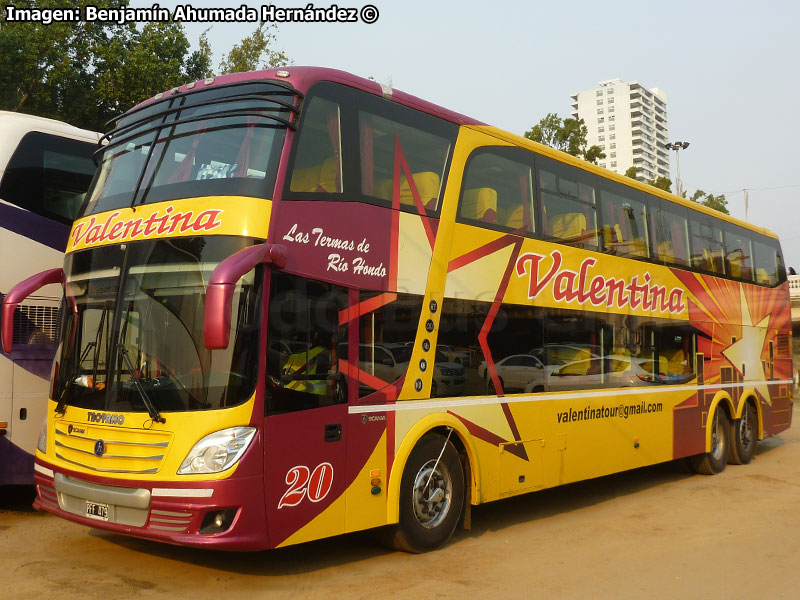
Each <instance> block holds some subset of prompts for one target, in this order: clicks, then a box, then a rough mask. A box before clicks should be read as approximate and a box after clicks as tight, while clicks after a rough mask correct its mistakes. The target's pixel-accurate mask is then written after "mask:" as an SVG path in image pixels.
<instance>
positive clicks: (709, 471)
mask: <svg viewBox="0 0 800 600" xmlns="http://www.w3.org/2000/svg"><path fill="white" fill-rule="evenodd" d="M711 428H712V429H711V451H710V452H706V453H705V454H698V455H697V456H691V457H689V464H690V465H691V467H692V469H693V470H694V471H695V472H696V473H702V474H703V475H716V474H717V473H719V472H721V471H722V470H723V469H724V468H725V465H726V464H727V463H728V445H729V443H730V439H729V437H730V420H729V419H728V413H727V412H725V409H724V408H722V407H721V406H718V407H717V410H715V411H714V420H713V421H712V423H711Z"/></svg>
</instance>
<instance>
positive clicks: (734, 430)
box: [728, 402, 758, 465]
mask: <svg viewBox="0 0 800 600" xmlns="http://www.w3.org/2000/svg"><path fill="white" fill-rule="evenodd" d="M730 437H731V444H730V450H729V452H728V462H729V463H731V464H732V465H746V464H747V463H749V462H750V461H751V460H752V459H753V456H755V453H756V444H757V443H758V416H757V415H756V409H755V407H754V406H753V405H752V404H750V403H749V402H748V403H747V404H745V405H744V410H743V411H742V418H741V419H735V420H734V421H733V422H732V423H731V436H730Z"/></svg>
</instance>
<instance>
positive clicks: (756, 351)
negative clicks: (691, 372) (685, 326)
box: [722, 285, 772, 404]
mask: <svg viewBox="0 0 800 600" xmlns="http://www.w3.org/2000/svg"><path fill="white" fill-rule="evenodd" d="M739 290H740V297H741V306H742V336H741V338H739V339H738V340H736V341H735V342H734V343H733V344H731V345H730V346H728V347H727V348H725V350H723V351H722V355H723V356H724V357H725V358H727V359H728V360H729V361H730V362H731V364H732V365H733V368H734V369H736V370H737V371H738V372H739V373H740V374H741V375H742V379H743V380H744V381H756V382H761V383H757V384H756V385H755V388H756V389H757V390H758V392H759V393H760V394H761V397H762V398H763V399H764V400H765V401H766V402H767V403H769V404H772V402H771V400H770V396H769V390H768V388H767V384H766V383H763V382H764V381H766V378H767V377H766V374H765V373H764V363H763V362H762V360H761V351H762V350H763V348H764V340H765V339H766V337H767V325H768V324H769V316H767V317H764V318H763V319H762V320H761V321H759V322H758V323H756V324H755V325H754V324H753V317H752V315H751V313H750V307H749V306H748V304H747V298H746V297H745V293H744V287H743V286H741V285H740V286H739Z"/></svg>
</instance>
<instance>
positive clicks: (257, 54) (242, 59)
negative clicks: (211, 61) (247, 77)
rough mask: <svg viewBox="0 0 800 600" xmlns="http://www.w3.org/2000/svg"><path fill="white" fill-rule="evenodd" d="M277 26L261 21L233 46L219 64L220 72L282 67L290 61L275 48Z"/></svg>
mask: <svg viewBox="0 0 800 600" xmlns="http://www.w3.org/2000/svg"><path fill="white" fill-rule="evenodd" d="M276 32H277V26H276V25H275V24H274V23H273V24H271V25H267V24H266V23H261V24H260V25H259V26H258V27H257V28H256V30H255V31H254V32H253V33H251V34H250V35H249V36H247V37H246V38H244V39H243V40H242V41H241V42H239V43H238V44H236V45H235V46H234V47H233V48H231V50H230V52H228V54H226V55H225V58H223V59H222V62H221V63H220V65H219V69H220V73H238V72H241V71H255V70H257V69H272V68H275V67H282V66H284V65H286V64H287V63H288V62H289V59H288V58H287V57H286V55H285V54H284V53H283V52H281V51H279V50H274V49H273V48H272V46H273V45H274V43H275V39H276V38H275V35H276Z"/></svg>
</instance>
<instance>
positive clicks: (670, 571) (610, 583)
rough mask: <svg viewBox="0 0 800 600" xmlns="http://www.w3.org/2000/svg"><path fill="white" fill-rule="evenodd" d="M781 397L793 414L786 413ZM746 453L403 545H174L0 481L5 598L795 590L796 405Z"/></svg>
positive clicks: (661, 471)
mask: <svg viewBox="0 0 800 600" xmlns="http://www.w3.org/2000/svg"><path fill="white" fill-rule="evenodd" d="M798 412H800V411H798V408H797V406H796V407H795V413H796V414H795V419H797V418H798V417H800V414H797V413H798ZM795 423H797V424H798V425H796V426H795V428H794V429H791V430H789V431H788V432H786V433H784V434H783V435H781V436H780V437H778V438H773V439H771V440H768V441H766V442H762V443H761V444H760V447H759V454H758V456H757V457H756V458H755V459H754V461H753V462H752V463H751V464H750V465H747V466H733V465H729V466H728V468H727V469H726V470H725V471H724V472H723V473H721V474H720V475H716V476H712V477H707V476H702V475H692V474H689V473H687V472H685V471H683V470H682V469H681V468H680V467H679V466H678V465H675V464H667V465H659V466H656V467H651V468H647V469H640V470H637V471H633V472H629V473H624V474H620V475H614V476H611V477H605V478H602V479H598V480H594V481H590V482H584V483H580V484H574V485H569V486H565V487H562V488H559V489H555V490H548V491H545V492H540V493H538V494H533V495H527V496H524V497H518V498H513V499H510V500H505V501H501V502H497V503H493V504H488V505H486V506H480V507H477V508H475V509H474V510H473V515H472V519H473V528H472V530H471V531H460V532H458V533H457V534H456V537H455V538H454V539H453V540H452V541H451V543H450V544H449V545H448V546H446V547H445V548H444V549H442V550H440V551H438V552H432V553H429V554H425V555H409V554H403V553H400V552H392V551H388V550H385V549H383V548H381V547H380V546H378V545H377V544H376V543H375V542H374V541H373V538H372V536H371V534H369V533H368V532H365V533H359V534H352V535H347V536H341V537H338V538H334V539H330V540H322V541H319V542H313V543H310V544H304V545H302V546H296V547H291V548H286V549H281V550H272V551H268V552H259V553H251V554H234V553H221V552H210V551H200V550H189V549H184V548H175V547H171V546H165V545H161V544H156V543H151V542H145V541H139V540H133V539H128V538H124V537H120V536H116V535H109V534H106V533H102V532H99V531H93V530H88V529H87V528H86V527H82V526H78V525H74V524H72V523H68V522H66V521H62V520H60V519H57V518H55V517H53V516H50V515H47V514H43V513H37V512H35V511H33V510H32V509H30V508H29V507H28V506H27V502H26V500H27V499H26V498H25V497H24V496H25V490H9V489H5V490H0V495H2V496H3V497H4V499H3V500H1V501H0V502H2V504H1V505H0V576H1V577H2V581H3V584H4V585H3V587H2V589H1V590H0V595H2V597H3V598H4V599H5V600H10V599H16V598H25V599H27V598H55V597H58V598H64V599H66V598H95V597H97V598H101V597H102V598H134V597H137V598H144V599H148V598H167V597H170V598H198V599H200V598H214V599H215V600H218V599H219V598H221V597H224V598H240V597H241V598H245V597H247V598H289V597H291V598H325V599H328V598H370V599H374V598H401V597H402V598H405V597H414V598H530V597H534V596H538V597H540V598H578V597H581V598H587V597H588V598H633V597H638V598H670V599H672V598H677V597H688V598H726V599H731V598H754V597H761V598H771V599H772V598H797V597H798V594H799V593H800V592H798V589H800V568H798V567H797V556H798V555H800V421H795Z"/></svg>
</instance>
